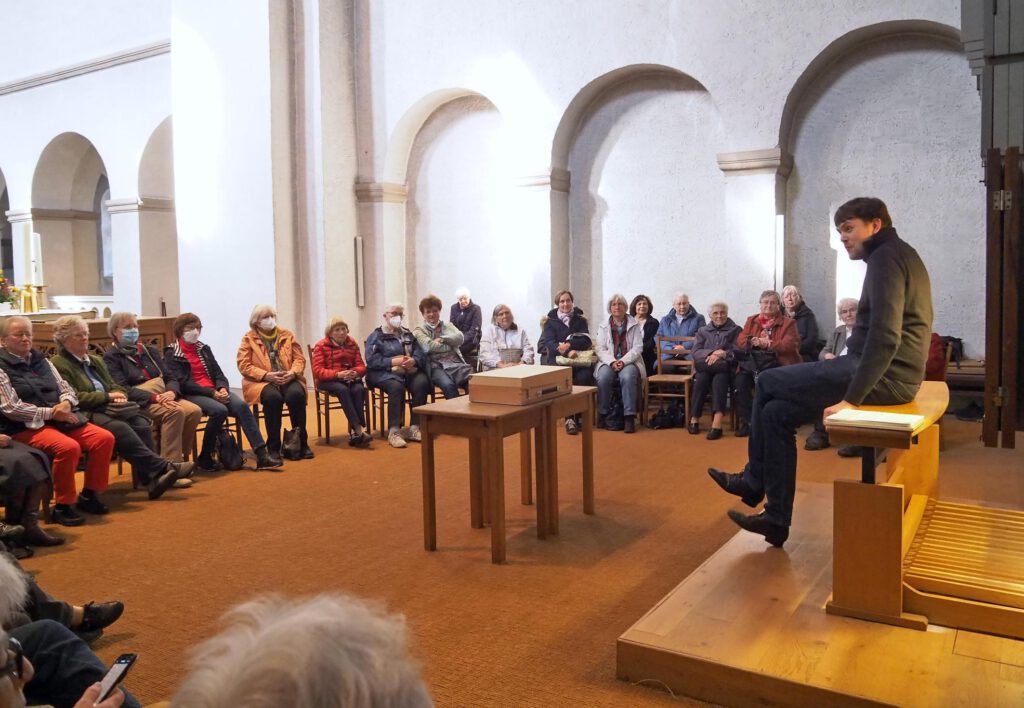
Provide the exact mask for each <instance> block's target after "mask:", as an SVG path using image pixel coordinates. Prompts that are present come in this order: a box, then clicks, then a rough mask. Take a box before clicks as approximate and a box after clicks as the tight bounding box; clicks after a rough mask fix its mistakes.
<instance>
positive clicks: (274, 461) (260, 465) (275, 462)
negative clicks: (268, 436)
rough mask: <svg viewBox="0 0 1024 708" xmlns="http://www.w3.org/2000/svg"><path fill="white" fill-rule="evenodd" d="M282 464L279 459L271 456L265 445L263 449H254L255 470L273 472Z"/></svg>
mask: <svg viewBox="0 0 1024 708" xmlns="http://www.w3.org/2000/svg"><path fill="white" fill-rule="evenodd" d="M283 464H284V462H283V461H282V460H281V458H280V457H277V456H276V455H271V454H270V452H269V451H268V450H267V447H266V446H265V445H264V446H263V447H259V448H256V469H258V470H273V469H277V468H278V467H280V466H281V465H283Z"/></svg>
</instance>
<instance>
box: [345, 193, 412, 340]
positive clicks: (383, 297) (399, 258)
mask: <svg viewBox="0 0 1024 708" xmlns="http://www.w3.org/2000/svg"><path fill="white" fill-rule="evenodd" d="M355 191H356V199H357V200H358V202H359V231H360V233H359V234H358V235H359V236H361V237H362V238H363V262H364V269H363V270H364V272H363V274H362V275H363V276H370V277H373V274H374V273H377V274H383V281H375V282H372V283H371V282H369V281H364V282H366V286H367V287H366V296H367V298H366V306H367V307H370V308H371V311H372V312H375V311H378V310H379V311H380V312H383V311H384V310H383V306H384V305H386V304H387V303H389V302H402V303H405V305H406V309H407V310H408V309H409V308H410V307H413V309H415V308H414V303H406V302H405V300H406V298H407V297H408V294H407V293H406V282H407V281H406V263H405V259H406V245H405V207H406V201H407V200H408V198H409V189H408V187H406V185H404V184H393V183H391V182H360V183H357V184H356V186H355ZM353 248H354V246H353ZM353 276H354V274H353ZM353 282H354V277H353ZM369 321H370V322H371V323H374V325H373V326H376V324H375V318H374V317H372V316H371V317H370V318H369Z"/></svg>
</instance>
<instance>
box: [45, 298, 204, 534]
mask: <svg viewBox="0 0 1024 708" xmlns="http://www.w3.org/2000/svg"><path fill="white" fill-rule="evenodd" d="M53 340H54V341H55V342H56V343H57V353H56V354H55V355H54V356H52V357H51V358H50V361H51V363H53V365H54V367H55V368H56V369H57V371H58V372H59V373H60V375H61V378H63V379H64V380H65V381H67V382H68V383H69V384H70V385H71V388H73V389H74V390H75V394H76V395H77V396H78V407H79V409H80V410H81V411H82V412H83V413H84V414H85V416H86V418H88V419H89V420H90V421H91V422H92V423H94V424H96V425H98V426H100V427H101V428H103V429H104V430H108V431H110V432H111V433H112V434H113V435H114V440H115V443H114V445H115V448H116V449H117V452H118V453H119V454H120V455H121V456H122V457H124V459H126V460H128V462H130V463H131V465H132V473H133V474H136V475H138V476H139V478H141V480H142V482H143V483H144V484H146V485H147V486H148V487H149V498H150V499H157V498H159V497H160V496H161V495H162V494H163V493H164V492H165V491H167V490H168V489H169V488H170V487H171V486H172V485H173V484H174V483H175V482H176V481H177V480H178V479H180V478H182V477H188V476H189V475H190V474H191V473H192V467H193V464H192V463H191V462H181V461H180V460H179V461H173V460H166V459H164V458H162V457H160V456H159V455H158V454H157V453H156V452H155V451H154V448H155V445H154V444H153V431H152V428H151V425H152V423H151V421H150V419H149V418H148V417H147V416H145V415H143V414H142V412H141V410H142V409H141V408H139V407H138V406H137V405H135V404H133V403H132V402H131V401H130V400H129V396H128V390H127V389H125V388H123V387H121V386H119V385H117V384H116V383H114V379H113V377H111V375H110V371H109V370H108V369H107V365H106V364H105V363H103V360H102V359H101V358H99V357H98V356H96V355H95V354H90V353H89V326H88V325H87V324H86V323H85V320H83V319H82V318H81V317H79V316H78V315H66V316H64V317H61V318H60V319H58V320H57V321H55V322H54V323H53ZM75 506H76V507H78V509H80V510H82V511H85V512H88V513H91V514H106V513H107V512H108V511H109V509H107V507H106V505H104V504H103V502H101V501H100V500H99V499H98V498H97V497H96V496H91V497H90V496H85V493H84V492H83V494H82V495H81V497H80V498H79V500H78V502H77V503H76V504H75Z"/></svg>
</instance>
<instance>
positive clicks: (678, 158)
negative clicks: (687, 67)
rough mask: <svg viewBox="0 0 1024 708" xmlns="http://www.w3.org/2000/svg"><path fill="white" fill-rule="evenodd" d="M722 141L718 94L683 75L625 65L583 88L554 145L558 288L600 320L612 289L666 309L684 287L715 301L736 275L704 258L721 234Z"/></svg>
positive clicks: (553, 255) (660, 68) (554, 247)
mask: <svg viewBox="0 0 1024 708" xmlns="http://www.w3.org/2000/svg"><path fill="white" fill-rule="evenodd" d="M721 144H723V127H722V123H721V120H720V116H719V114H718V110H717V108H716V106H715V104H714V101H713V100H712V97H711V95H710V93H709V92H708V90H707V89H706V88H705V86H704V85H703V84H702V83H701V82H700V81H698V80H697V79H695V78H693V77H692V76H690V75H688V74H686V73H684V72H681V71H679V70H678V69H675V68H672V67H667V66H661V65H650V64H638V65H633V66H627V67H621V68H619V69H616V70H614V71H611V72H608V73H606V74H604V75H602V76H600V77H598V78H597V79H594V80H593V81H591V82H590V83H588V84H587V85H586V86H585V87H584V88H583V89H581V90H580V91H579V93H578V94H577V95H576V96H575V97H574V98H573V100H572V101H571V102H570V103H569V105H568V107H567V109H566V112H565V114H564V115H563V117H562V119H561V121H560V122H559V125H558V128H557V130H556V132H555V138H554V141H553V144H552V152H551V165H552V183H553V189H554V190H555V191H553V192H552V235H551V261H552V276H551V277H552V283H551V287H552V289H558V288H561V287H566V286H568V287H570V289H572V290H573V291H574V293H575V294H576V297H577V302H578V303H579V304H580V305H581V306H582V307H583V308H584V309H585V310H587V311H589V312H591V313H594V317H600V316H601V315H603V313H604V308H603V306H604V303H605V301H606V300H607V298H608V296H609V295H610V294H611V293H613V292H622V293H623V294H625V295H626V296H627V298H630V297H631V296H632V295H635V294H637V293H639V292H644V293H645V294H647V295H649V296H650V297H651V298H652V300H653V301H654V303H655V307H657V308H658V309H659V310H661V309H662V308H665V309H667V308H668V305H669V304H670V302H671V296H672V294H673V292H675V291H676V290H678V289H680V288H683V289H686V290H687V291H689V292H690V293H691V295H692V296H693V297H694V300H695V304H697V300H698V299H700V298H705V297H712V296H716V295H718V294H719V293H720V288H721V287H722V286H723V283H726V282H728V279H729V277H730V274H729V273H727V272H725V271H724V267H722V268H720V267H719V266H720V265H721V259H720V258H715V257H713V256H712V255H711V254H710V253H707V254H704V249H705V248H707V249H711V248H712V242H711V241H710V239H708V238H707V234H708V233H709V232H710V233H721V232H722V231H724V228H723V227H724V219H723V214H722V212H723V209H722V204H723V201H724V189H725V178H724V176H723V175H722V172H721V170H720V169H718V166H717V161H716V153H715V149H716V148H718V147H719V146H720V145H721ZM702 254H703V255H707V256H708V257H707V258H704V257H703V255H702ZM697 261H699V262H701V263H702V264H704V265H702V267H701V268H700V269H694V268H692V263H694V262H697ZM720 271H721V272H720ZM658 314H659V315H660V314H661V313H660V312H659V313H658Z"/></svg>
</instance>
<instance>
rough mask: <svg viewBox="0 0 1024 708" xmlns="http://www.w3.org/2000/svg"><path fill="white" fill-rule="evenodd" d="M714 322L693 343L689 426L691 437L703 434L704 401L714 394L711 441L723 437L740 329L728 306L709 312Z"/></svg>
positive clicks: (714, 306) (720, 305)
mask: <svg viewBox="0 0 1024 708" xmlns="http://www.w3.org/2000/svg"><path fill="white" fill-rule="evenodd" d="M708 317H709V319H710V320H711V322H709V323H708V324H706V325H704V326H703V327H701V328H700V329H698V330H697V335H696V338H695V339H694V340H693V366H694V370H695V373H694V376H693V391H691V393H690V424H689V425H688V426H686V429H687V430H688V431H689V433H690V435H697V434H698V433H700V414H701V411H702V410H703V408H704V397H705V396H707V394H708V391H711V414H712V417H711V430H709V431H708V435H707V438H708V440H718V438H720V437H722V414H723V413H724V412H725V408H726V402H727V399H728V396H729V386H731V385H732V371H733V369H734V368H735V366H734V364H733V363H732V361H731V360H730V358H729V352H731V351H733V350H734V349H735V348H736V337H738V336H739V333H740V326H739V325H738V324H736V323H735V322H733V321H732V320H731V319H730V318H729V306H728V305H726V304H725V303H724V302H715V303H712V305H711V310H710V311H709V312H708Z"/></svg>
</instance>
